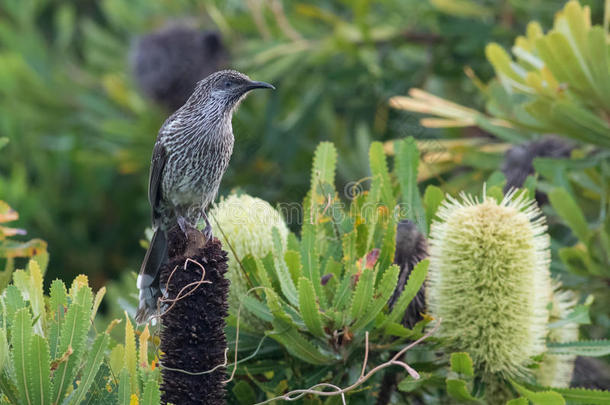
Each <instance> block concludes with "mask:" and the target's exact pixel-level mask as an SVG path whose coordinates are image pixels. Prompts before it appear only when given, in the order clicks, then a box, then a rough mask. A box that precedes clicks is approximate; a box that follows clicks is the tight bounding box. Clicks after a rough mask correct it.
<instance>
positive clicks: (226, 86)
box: [225, 80, 231, 89]
mask: <svg viewBox="0 0 610 405" xmlns="http://www.w3.org/2000/svg"><path fill="white" fill-rule="evenodd" d="M229 87H231V82H230V81H229V80H227V81H226V82H225V88H227V89H228V88H229Z"/></svg>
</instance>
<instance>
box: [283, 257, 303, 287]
mask: <svg viewBox="0 0 610 405" xmlns="http://www.w3.org/2000/svg"><path fill="white" fill-rule="evenodd" d="M284 260H285V261H286V265H287V266H288V270H289V271H290V275H291V276H292V281H293V282H294V283H295V284H297V283H298V282H299V278H300V277H301V268H302V265H301V254H300V253H299V252H297V251H295V250H287V251H286V253H284Z"/></svg>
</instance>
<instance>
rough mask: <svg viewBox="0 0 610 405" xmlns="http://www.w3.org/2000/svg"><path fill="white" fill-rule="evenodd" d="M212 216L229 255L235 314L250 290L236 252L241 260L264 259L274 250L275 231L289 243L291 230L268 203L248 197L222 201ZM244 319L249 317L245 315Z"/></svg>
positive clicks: (215, 227) (230, 307)
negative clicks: (249, 255) (289, 230)
mask: <svg viewBox="0 0 610 405" xmlns="http://www.w3.org/2000/svg"><path fill="white" fill-rule="evenodd" d="M209 217H210V222H211V223H212V225H213V229H214V235H215V236H216V237H218V238H219V239H220V241H221V242H222V244H223V246H224V247H225V249H226V250H227V251H228V252H229V271H228V277H229V280H231V288H230V293H229V310H230V311H231V313H234V314H235V313H237V309H238V308H239V298H240V297H245V296H246V292H247V291H248V289H249V287H248V281H247V280H246V279H245V277H244V274H243V271H242V270H241V268H240V266H239V263H238V261H237V260H236V258H235V255H234V253H233V251H235V254H236V255H237V258H238V259H239V260H240V261H241V260H242V259H243V258H244V257H245V256H246V255H248V254H251V255H252V256H254V257H259V258H263V257H264V256H266V255H267V254H268V253H269V252H271V251H272V249H273V228H274V227H275V228H277V230H278V232H279V234H280V237H281V239H282V242H283V243H284V244H285V243H286V238H287V237H288V227H287V226H286V223H285V222H284V219H283V218H282V215H281V214H280V213H279V212H278V211H277V210H276V209H274V208H273V207H272V206H271V205H270V204H269V203H268V202H267V201H264V200H261V199H260V198H256V197H252V196H250V195H247V194H241V195H236V194H232V195H230V196H229V197H227V198H224V199H222V200H221V201H220V202H219V203H218V204H217V205H216V206H215V207H214V208H213V209H212V210H211V211H210V215H209ZM225 238H226V239H225ZM242 315H243V313H242ZM248 318H252V317H250V316H248ZM242 319H245V318H244V317H243V316H242Z"/></svg>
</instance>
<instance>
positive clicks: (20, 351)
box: [11, 308, 35, 405]
mask: <svg viewBox="0 0 610 405" xmlns="http://www.w3.org/2000/svg"><path fill="white" fill-rule="evenodd" d="M31 325H32V317H31V316H30V311H29V309H28V308H22V309H20V310H19V311H17V313H16V314H15V318H14V322H13V328H12V336H11V338H12V339H11V344H12V346H13V370H14V373H15V379H16V380H17V384H16V385H17V388H18V390H19V397H20V399H21V401H20V402H21V403H22V404H27V405H35V404H34V402H33V398H32V397H31V394H30V393H31V392H32V381H31V380H30V378H29V377H28V371H29V370H28V355H29V350H30V348H29V347H28V344H29V342H30V337H31V336H32V326H31Z"/></svg>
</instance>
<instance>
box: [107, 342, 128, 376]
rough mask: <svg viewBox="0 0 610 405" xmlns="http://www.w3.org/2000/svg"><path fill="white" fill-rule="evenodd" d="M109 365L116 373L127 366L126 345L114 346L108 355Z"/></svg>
mask: <svg viewBox="0 0 610 405" xmlns="http://www.w3.org/2000/svg"><path fill="white" fill-rule="evenodd" d="M108 365H109V366H110V370H111V371H112V373H113V374H114V375H117V376H118V375H119V374H120V373H121V370H122V369H123V367H124V366H125V346H123V345H122V344H118V345H116V346H114V347H113V348H112V350H111V351H110V355H109V356H108Z"/></svg>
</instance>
